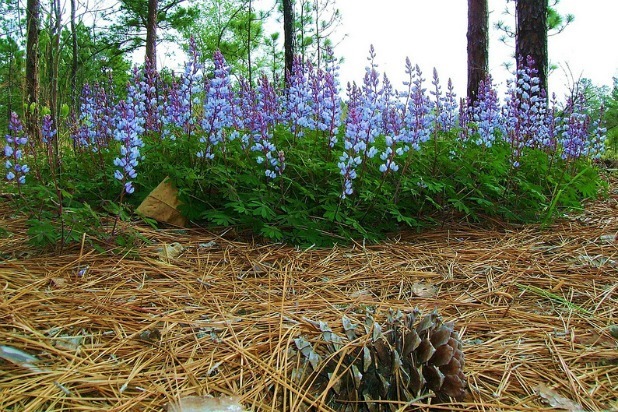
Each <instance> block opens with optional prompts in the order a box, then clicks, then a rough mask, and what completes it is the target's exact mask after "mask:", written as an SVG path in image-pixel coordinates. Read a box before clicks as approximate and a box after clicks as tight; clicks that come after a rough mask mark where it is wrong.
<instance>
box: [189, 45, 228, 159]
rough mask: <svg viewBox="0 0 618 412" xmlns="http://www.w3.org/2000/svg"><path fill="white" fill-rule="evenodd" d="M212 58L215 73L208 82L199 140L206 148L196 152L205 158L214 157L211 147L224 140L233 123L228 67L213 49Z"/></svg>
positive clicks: (220, 55) (221, 56)
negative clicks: (202, 133) (201, 132)
mask: <svg viewBox="0 0 618 412" xmlns="http://www.w3.org/2000/svg"><path fill="white" fill-rule="evenodd" d="M213 60H214V64H215V73H214V77H213V78H212V79H211V80H210V82H209V83H208V90H207V92H206V100H205V101H204V117H203V119H202V129H203V130H204V136H202V137H201V138H200V142H201V143H205V144H206V149H205V150H201V151H200V152H198V154H197V156H198V157H204V158H207V159H213V158H214V153H213V151H212V149H213V148H214V146H217V145H218V144H219V143H222V142H223V141H224V133H225V131H226V129H227V128H229V127H231V126H232V125H233V124H234V119H233V108H232V103H233V95H232V88H231V82H230V68H229V66H228V65H227V63H226V62H225V58H224V57H223V54H221V52H220V51H218V50H217V51H215V53H214V55H213Z"/></svg>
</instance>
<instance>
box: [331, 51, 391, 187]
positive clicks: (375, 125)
mask: <svg viewBox="0 0 618 412" xmlns="http://www.w3.org/2000/svg"><path fill="white" fill-rule="evenodd" d="M375 57H376V53H375V50H374V48H373V45H372V46H371V47H370V49H369V57H368V60H369V63H370V64H369V66H367V67H366V68H365V77H364V78H363V86H362V88H361V89H359V88H358V86H357V85H356V84H355V83H354V84H352V85H348V117H347V119H346V122H345V127H346V129H345V140H344V152H343V153H342V155H341V156H340V157H339V162H338V167H339V173H340V174H341V176H342V178H343V179H342V188H343V190H342V193H341V197H342V198H345V197H347V196H349V195H351V194H352V193H353V190H352V181H353V180H354V179H356V177H357V173H356V170H355V169H356V168H357V167H358V166H360V165H361V164H362V162H363V161H364V160H365V159H371V158H373V157H374V156H375V155H376V154H378V149H377V148H376V147H375V146H374V143H375V140H376V138H377V137H378V136H380V135H381V134H382V132H383V128H382V126H383V118H382V106H383V99H382V94H383V90H382V89H381V88H379V85H380V74H379V73H378V71H377V67H378V65H377V64H376V63H375Z"/></svg>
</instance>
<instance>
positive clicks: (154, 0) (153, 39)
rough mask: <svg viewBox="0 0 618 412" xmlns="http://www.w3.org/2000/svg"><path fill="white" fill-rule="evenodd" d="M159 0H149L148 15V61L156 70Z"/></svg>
mask: <svg viewBox="0 0 618 412" xmlns="http://www.w3.org/2000/svg"><path fill="white" fill-rule="evenodd" d="M158 10H159V1H158V0H148V17H147V21H146V61H147V62H149V63H150V64H151V65H152V66H151V67H152V68H153V69H154V70H156V68H157V11H158Z"/></svg>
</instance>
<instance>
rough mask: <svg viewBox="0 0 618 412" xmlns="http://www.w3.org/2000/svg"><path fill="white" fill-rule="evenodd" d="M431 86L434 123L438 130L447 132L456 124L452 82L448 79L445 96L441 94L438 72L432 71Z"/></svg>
mask: <svg viewBox="0 0 618 412" xmlns="http://www.w3.org/2000/svg"><path fill="white" fill-rule="evenodd" d="M431 84H432V85H433V86H434V90H432V91H431V94H432V95H433V96H434V98H435V101H434V104H435V122H436V128H437V129H438V130H443V131H449V130H451V129H452V128H454V127H455V125H456V124H457V112H458V110H459V105H458V104H457V95H456V93H455V89H454V86H453V82H452V80H451V79H450V78H449V79H448V84H447V90H446V94H444V95H443V94H442V86H441V85H440V79H439V78H438V71H437V70H436V69H435V68H434V69H433V79H432V81H431Z"/></svg>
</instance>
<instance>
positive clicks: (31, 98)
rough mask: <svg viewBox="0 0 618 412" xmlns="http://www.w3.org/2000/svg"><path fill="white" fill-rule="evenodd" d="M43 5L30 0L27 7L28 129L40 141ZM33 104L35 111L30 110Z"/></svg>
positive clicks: (36, 0)
mask: <svg viewBox="0 0 618 412" xmlns="http://www.w3.org/2000/svg"><path fill="white" fill-rule="evenodd" d="M40 12H41V4H40V1H39V0H28V2H27V5H26V23H27V31H28V34H27V37H28V39H27V43H26V98H25V102H26V104H27V105H28V108H27V109H26V116H25V117H26V127H27V129H28V133H29V135H30V136H31V137H32V138H34V139H35V141H39V140H40V138H39V135H40V133H39V128H38V127H37V124H38V122H37V112H38V109H37V107H36V104H38V100H39V27H40ZM32 103H35V104H34V105H33V110H32V111H31V110H30V106H31V105H32Z"/></svg>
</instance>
